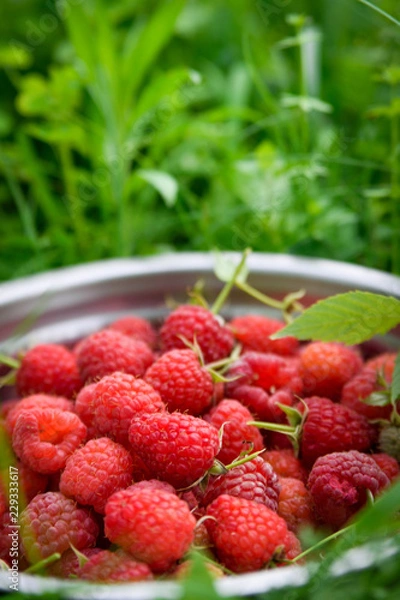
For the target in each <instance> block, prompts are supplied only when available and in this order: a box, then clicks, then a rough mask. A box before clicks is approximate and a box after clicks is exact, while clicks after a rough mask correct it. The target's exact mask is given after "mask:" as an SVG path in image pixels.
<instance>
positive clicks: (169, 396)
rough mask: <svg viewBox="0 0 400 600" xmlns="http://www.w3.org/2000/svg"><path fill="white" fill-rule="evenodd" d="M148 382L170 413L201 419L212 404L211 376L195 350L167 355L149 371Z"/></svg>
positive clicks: (177, 351) (173, 351) (147, 374)
mask: <svg viewBox="0 0 400 600" xmlns="http://www.w3.org/2000/svg"><path fill="white" fill-rule="evenodd" d="M145 381H147V382H148V383H149V384H150V385H152V386H153V388H154V389H155V390H157V392H159V394H160V396H161V398H162V400H163V402H165V404H166V405H167V407H168V410H169V411H170V412H173V411H174V410H179V411H181V412H187V413H189V414H190V415H195V416H198V415H201V414H202V413H203V412H204V411H205V410H206V409H207V407H208V406H209V405H210V404H211V401H212V397H213V389H214V386H213V381H212V377H211V375H210V373H209V372H208V371H207V370H206V369H205V368H204V367H202V366H201V365H200V363H199V360H198V358H197V356H196V354H195V353H194V352H193V350H189V349H185V350H170V351H169V352H166V353H165V354H163V355H162V356H161V357H160V358H159V359H158V360H156V361H155V362H154V363H153V364H152V365H151V366H150V367H149V368H148V369H147V371H146V374H145Z"/></svg>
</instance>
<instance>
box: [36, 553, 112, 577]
mask: <svg viewBox="0 0 400 600" xmlns="http://www.w3.org/2000/svg"><path fill="white" fill-rule="evenodd" d="M79 552H80V553H81V554H83V556H86V558H88V559H89V558H91V557H92V556H95V555H96V554H98V553H99V552H103V550H102V549H101V548H82V549H81V550H79ZM80 568H81V566H80V564H79V558H78V556H77V554H76V552H74V551H73V550H72V548H70V549H69V550H66V551H65V552H63V554H62V555H61V558H60V559H59V560H57V561H56V562H54V563H52V564H51V565H49V566H48V567H47V569H46V571H47V573H48V574H49V575H51V576H52V577H59V578H61V579H69V578H70V577H77V575H78V572H79V570H80Z"/></svg>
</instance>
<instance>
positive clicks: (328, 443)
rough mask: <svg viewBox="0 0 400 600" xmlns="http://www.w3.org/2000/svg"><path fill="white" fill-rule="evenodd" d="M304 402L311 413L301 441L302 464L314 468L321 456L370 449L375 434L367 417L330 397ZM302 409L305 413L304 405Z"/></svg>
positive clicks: (313, 398)
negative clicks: (315, 462)
mask: <svg viewBox="0 0 400 600" xmlns="http://www.w3.org/2000/svg"><path fill="white" fill-rule="evenodd" d="M304 402H305V403H306V405H307V410H308V413H307V416H306V418H305V422H304V425H303V430H302V434H301V441H300V455H301V460H302V462H303V464H305V465H306V466H311V465H312V464H313V463H314V461H315V460H316V459H317V458H318V457H319V456H323V455H324V454H329V453H331V452H342V451H346V450H359V451H366V450H368V449H369V448H370V446H371V444H372V442H373V440H374V437H375V431H374V429H373V427H372V426H371V425H370V423H369V422H368V421H367V419H366V418H365V417H363V416H362V415H360V414H359V413H357V412H355V411H354V410H351V408H347V406H343V405H342V404H338V403H336V402H333V401H332V400H329V398H319V397H318V396H313V397H311V398H306V399H305V400H304ZM299 409H300V410H304V405H302V404H300V405H299Z"/></svg>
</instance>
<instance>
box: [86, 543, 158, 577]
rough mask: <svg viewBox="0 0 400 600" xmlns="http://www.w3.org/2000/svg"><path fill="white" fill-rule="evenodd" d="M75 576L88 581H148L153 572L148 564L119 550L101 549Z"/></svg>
mask: <svg viewBox="0 0 400 600" xmlns="http://www.w3.org/2000/svg"><path fill="white" fill-rule="evenodd" d="M77 577H78V578H80V579H86V580H88V581H101V582H104V583H114V582H122V581H149V580H151V579H153V573H152V572H151V570H150V568H149V566H148V565H146V564H145V563H142V562H138V561H137V560H134V559H133V558H132V557H131V556H129V554H126V553H124V552H121V551H117V552H111V551H110V550H101V551H100V552H96V554H93V555H92V556H90V557H89V560H88V561H87V562H86V563H85V564H84V565H83V566H82V567H81V568H80V569H78V571H77Z"/></svg>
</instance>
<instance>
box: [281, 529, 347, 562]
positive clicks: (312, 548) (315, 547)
mask: <svg viewBox="0 0 400 600" xmlns="http://www.w3.org/2000/svg"><path fill="white" fill-rule="evenodd" d="M353 528H354V523H352V524H351V525H349V526H348V527H344V528H343V529H339V531H335V533H332V534H331V535H328V536H327V537H326V538H324V539H323V540H320V541H319V542H317V543H316V544H314V545H313V546H310V548H307V550H304V552H301V554H299V555H298V556H296V558H293V560H291V561H290V564H292V563H295V562H297V561H299V560H302V559H303V558H304V557H305V556H308V555H309V554H311V553H312V552H315V550H318V548H321V547H322V546H324V545H325V544H326V543H327V542H331V541H332V540H334V539H336V538H337V537H339V536H340V535H342V534H343V533H346V532H347V531H351V530H352V529H353Z"/></svg>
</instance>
